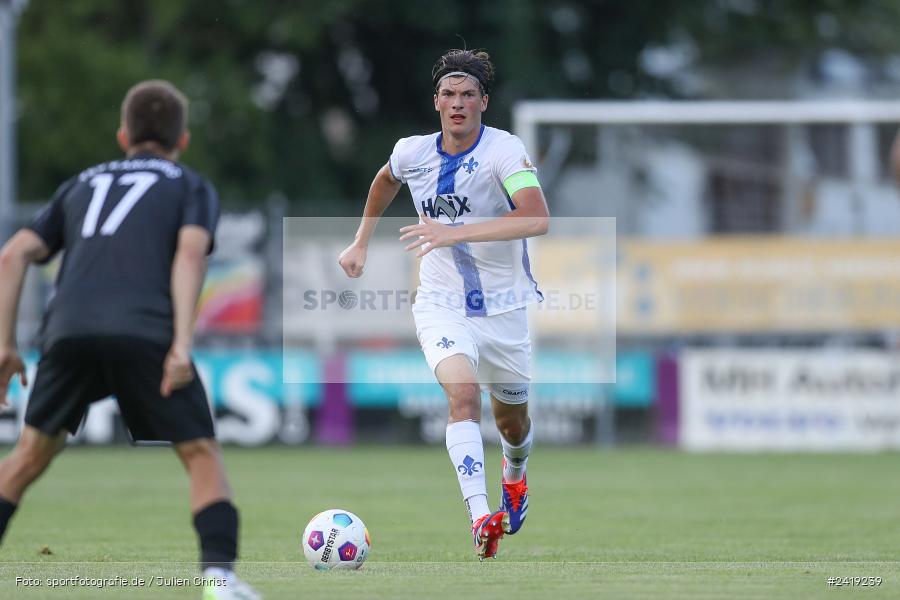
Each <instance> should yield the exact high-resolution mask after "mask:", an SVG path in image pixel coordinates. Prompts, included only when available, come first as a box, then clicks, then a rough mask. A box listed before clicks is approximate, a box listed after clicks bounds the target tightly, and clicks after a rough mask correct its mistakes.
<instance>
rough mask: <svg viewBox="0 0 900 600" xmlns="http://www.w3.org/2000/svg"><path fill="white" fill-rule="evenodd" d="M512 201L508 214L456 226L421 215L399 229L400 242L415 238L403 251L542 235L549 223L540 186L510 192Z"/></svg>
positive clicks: (427, 250)
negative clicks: (418, 220) (512, 208)
mask: <svg viewBox="0 0 900 600" xmlns="http://www.w3.org/2000/svg"><path fill="white" fill-rule="evenodd" d="M512 203H513V205H514V206H515V207H516V208H515V209H514V210H511V211H510V212H509V213H507V214H505V215H503V216H502V217H498V218H496V219H493V220H491V221H485V222H484V223H468V224H466V225H460V226H458V227H450V226H449V225H443V224H441V223H438V222H437V221H435V220H433V219H430V218H428V217H427V216H425V215H422V220H423V223H419V224H417V225H408V226H406V227H402V228H400V231H401V233H403V235H402V236H401V237H400V240H401V241H405V240H410V239H414V238H418V239H414V241H413V242H411V243H410V244H409V245H407V246H406V248H405V250H413V249H415V248H420V247H421V246H423V245H424V244H428V246H426V247H424V248H422V249H420V250H419V252H418V254H417V255H418V256H420V257H421V256H424V255H426V254H428V252H430V251H431V250H432V249H434V248H441V247H445V246H453V245H455V244H459V243H463V242H496V241H507V240H518V239H522V238H528V237H534V236H538V235H544V234H545V233H547V230H548V228H549V225H550V212H549V210H548V209H547V201H546V200H545V199H544V194H543V192H542V191H541V188H539V187H527V188H523V189H521V190H519V191H517V192H516V193H515V194H513V197H512Z"/></svg>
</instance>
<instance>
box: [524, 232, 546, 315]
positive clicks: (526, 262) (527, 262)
mask: <svg viewBox="0 0 900 600" xmlns="http://www.w3.org/2000/svg"><path fill="white" fill-rule="evenodd" d="M522 267H524V268H525V275H527V276H528V280H529V281H530V282H531V284H532V285H533V286H534V291H535V293H536V294H537V295H538V296H540V298H541V301H543V300H544V294H542V293H541V290H539V289H538V286H537V281H535V280H534V277H533V276H532V275H531V261H530V260H529V259H528V240H527V239H526V238H522Z"/></svg>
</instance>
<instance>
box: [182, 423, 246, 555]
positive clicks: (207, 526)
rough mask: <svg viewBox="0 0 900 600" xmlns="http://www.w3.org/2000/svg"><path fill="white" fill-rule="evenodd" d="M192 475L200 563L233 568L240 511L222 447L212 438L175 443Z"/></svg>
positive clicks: (188, 472) (189, 474) (191, 492)
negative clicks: (234, 500) (223, 457)
mask: <svg viewBox="0 0 900 600" xmlns="http://www.w3.org/2000/svg"><path fill="white" fill-rule="evenodd" d="M175 453H176V454H177V455H178V458H180V459H181V462H182V464H183V465H184V468H185V470H186V471H187V474H188V478H189V479H190V506H191V514H193V515H194V528H195V529H196V530H197V536H198V537H199V539H200V553H201V556H200V565H201V568H202V569H203V570H206V569H209V568H216V569H223V570H226V571H231V570H233V569H234V561H235V560H236V559H237V544H238V511H237V509H236V508H235V507H234V505H233V504H232V503H231V488H230V486H229V485H228V479H227V477H226V475H225V467H224V465H223V463H222V451H221V449H220V448H219V445H218V443H216V441H215V440H214V439H212V438H201V439H196V440H190V441H185V442H180V443H178V444H175Z"/></svg>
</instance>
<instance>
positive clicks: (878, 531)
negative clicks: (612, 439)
mask: <svg viewBox="0 0 900 600" xmlns="http://www.w3.org/2000/svg"><path fill="white" fill-rule="evenodd" d="M486 462H487V463H488V465H487V466H488V473H489V492H490V494H491V503H492V504H493V503H494V502H496V501H497V498H498V492H497V485H496V482H497V480H498V477H499V473H498V471H499V452H498V451H497V450H496V449H494V448H489V449H488V460H487V461H486ZM226 463H227V467H228V471H229V475H230V477H231V479H232V483H233V485H234V488H235V496H236V501H237V504H238V506H239V508H240V509H241V517H242V540H241V555H242V563H241V565H240V567H239V571H240V573H241V575H242V576H243V577H244V578H245V579H247V580H248V581H250V582H251V583H252V584H253V585H254V586H255V587H257V589H259V590H260V591H261V592H262V593H263V594H264V595H265V597H266V598H270V599H272V598H275V599H278V598H314V597H329V598H392V599H393V598H438V599H443V598H452V599H454V600H456V599H459V598H463V599H465V600H468V599H470V598H504V597H508V596H510V595H512V596H513V597H515V598H516V599H517V600H520V599H530V598H535V599H537V598H541V599H544V598H549V597H555V598H556V599H557V600H559V599H563V598H593V597H600V596H602V597H605V598H726V597H727V598H790V599H791V600H794V599H796V598H825V597H835V596H840V597H841V598H849V597H884V598H889V597H900V563H897V562H894V561H895V559H896V558H897V548H898V543H897V539H898V535H897V530H898V524H900V500H898V498H900V478H898V477H896V476H894V471H893V468H894V466H895V464H896V463H897V455H896V454H876V455H778V454H763V455H714V454H711V455H689V454H683V453H676V452H666V451H661V450H618V451H606V452H603V451H599V450H595V449H592V448H580V449H559V448H547V447H539V448H538V449H537V452H536V454H535V456H534V458H533V459H532V461H531V462H530V463H529V483H530V487H531V500H530V503H529V504H530V509H529V518H528V522H527V523H526V526H525V527H524V528H523V530H522V532H521V533H520V534H517V535H516V536H513V537H508V538H506V539H504V540H503V542H502V543H501V546H500V551H501V552H500V558H499V559H498V560H496V561H489V562H486V563H484V564H481V563H479V562H478V561H477V560H475V558H474V554H473V552H472V548H471V541H470V535H469V532H468V526H467V519H466V515H465V509H464V507H463V504H462V502H461V499H460V496H459V488H458V487H457V484H456V479H455V477H454V474H453V469H452V466H451V465H450V464H449V461H448V460H447V457H446V454H445V452H444V451H443V449H441V448H425V447H394V448H384V447H366V448H356V449H350V450H328V449H311V448H303V449H299V450H298V449H289V448H271V449H262V450H259V449H256V450H242V449H236V448H227V449H226ZM336 507H340V508H346V509H347V510H351V511H353V512H355V513H357V514H358V515H359V516H360V517H362V518H363V519H364V520H365V522H366V524H367V526H368V528H369V531H370V533H371V535H372V543H373V545H372V552H371V555H370V558H369V560H368V562H367V563H366V564H365V566H364V567H363V568H362V569H361V570H360V571H358V572H341V573H338V572H332V573H320V572H317V571H314V570H313V569H311V568H309V567H308V566H307V565H306V564H305V562H303V558H302V553H301V550H300V536H301V532H302V531H303V528H304V527H305V525H306V521H307V520H308V519H309V518H310V517H312V516H313V515H314V514H316V513H317V512H319V511H320V510H323V509H326V508H336ZM45 547H46V548H47V549H49V552H51V554H42V550H43V549H44V548H45ZM196 553H197V550H196V539H195V538H194V534H193V530H192V529H191V526H190V514H189V511H188V509H187V481H186V478H185V477H184V475H183V473H182V472H181V467H180V464H179V463H178V461H177V459H176V458H175V456H174V454H173V453H172V452H171V451H170V450H167V449H161V448H142V449H132V448H73V449H70V450H68V451H67V452H66V453H64V454H63V455H62V456H61V457H60V458H59V459H58V460H57V461H56V463H55V464H54V465H53V466H52V467H51V469H50V471H49V472H48V473H47V474H46V475H45V476H44V478H43V479H41V481H39V482H38V484H37V485H36V486H35V487H34V488H32V490H30V491H29V493H28V496H27V497H26V499H25V502H24V504H23V506H22V507H21V508H20V510H19V512H18V513H17V515H16V517H15V518H14V520H13V522H12V525H11V528H10V530H9V531H8V532H7V536H6V539H5V540H4V546H3V548H2V553H0V560H2V562H0V597H3V598H8V597H16V598H18V597H22V598H48V599H60V600H62V599H67V598H85V599H86V598H120V597H128V598H198V597H199V596H200V589H199V588H197V587H196V586H194V585H192V583H193V582H192V578H193V577H194V576H195V575H196V570H195V561H196ZM117 576H118V577H122V578H124V579H126V580H129V582H130V580H131V579H132V578H134V577H140V578H143V579H144V580H145V585H144V586H141V587H132V586H129V587H127V588H126V587H121V586H117V587H106V588H103V589H100V588H97V587H95V586H85V585H78V584H75V585H73V584H71V583H69V584H67V585H65V586H62V587H55V588H51V587H50V585H51V583H52V579H53V578H57V579H64V578H68V577H85V578H100V577H104V578H114V577H117ZM864 576H872V577H880V578H882V583H881V585H879V586H874V587H872V586H866V587H863V586H840V588H838V587H832V586H829V585H828V583H827V579H828V578H829V577H837V578H842V577H851V578H852V577H864ZM17 577H19V578H26V577H32V578H35V579H36V580H38V581H40V582H41V585H40V586H34V585H32V586H25V585H24V583H23V582H22V581H19V582H18V583H17V579H16V578H17ZM157 577H168V578H172V577H179V578H183V579H185V580H187V581H186V582H185V585H181V586H176V585H172V584H173V583H174V582H173V581H171V580H169V581H166V582H164V583H168V584H169V585H160V581H159V580H158V579H156V578H157Z"/></svg>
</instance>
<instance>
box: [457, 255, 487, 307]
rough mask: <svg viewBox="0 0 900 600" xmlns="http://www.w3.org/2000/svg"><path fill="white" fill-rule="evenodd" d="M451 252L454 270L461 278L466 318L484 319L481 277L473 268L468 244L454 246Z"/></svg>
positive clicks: (474, 267) (472, 258)
mask: <svg viewBox="0 0 900 600" xmlns="http://www.w3.org/2000/svg"><path fill="white" fill-rule="evenodd" d="M452 250H453V262H455V263H456V270H457V271H459V274H460V275H461V276H462V278H463V292H465V294H466V296H465V301H466V316H467V317H484V316H486V315H487V308H486V307H485V305H484V290H482V288H481V275H479V274H478V267H476V266H475V257H474V256H472V252H471V250H470V248H469V244H468V243H466V242H463V243H461V244H456V245H455V246H453V248H452Z"/></svg>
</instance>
